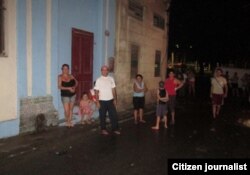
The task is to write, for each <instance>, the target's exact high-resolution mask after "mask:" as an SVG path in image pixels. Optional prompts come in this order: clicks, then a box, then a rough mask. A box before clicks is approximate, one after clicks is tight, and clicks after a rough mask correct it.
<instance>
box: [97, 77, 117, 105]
mask: <svg viewBox="0 0 250 175" xmlns="http://www.w3.org/2000/svg"><path fill="white" fill-rule="evenodd" d="M115 87H116V85H115V81H114V78H112V77H110V76H107V77H104V76H101V77H99V78H98V79H97V80H96V83H95V87H94V89H95V90H98V91H99V100H103V101H108V100H112V99H113V98H114V96H113V92H112V89H113V88H115Z"/></svg>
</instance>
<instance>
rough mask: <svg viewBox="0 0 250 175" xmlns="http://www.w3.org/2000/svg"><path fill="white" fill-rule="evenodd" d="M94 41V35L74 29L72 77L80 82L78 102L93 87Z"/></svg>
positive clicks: (77, 94)
mask: <svg viewBox="0 0 250 175" xmlns="http://www.w3.org/2000/svg"><path fill="white" fill-rule="evenodd" d="M93 41H94V34H93V33H91V32H87V31H83V30H80V29H75V28H72V54H71V56H72V58H71V61H72V62H71V63H72V75H73V76H74V77H75V78H76V79H77V81H78V86H77V89H76V102H79V100H80V98H81V94H82V93H83V92H87V93H89V90H90V89H91V88H92V86H93V44H94V43H93Z"/></svg>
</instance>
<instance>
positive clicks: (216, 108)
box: [212, 105, 220, 119]
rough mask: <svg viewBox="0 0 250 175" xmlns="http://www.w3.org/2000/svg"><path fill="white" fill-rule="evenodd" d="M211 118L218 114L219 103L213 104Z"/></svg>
mask: <svg viewBox="0 0 250 175" xmlns="http://www.w3.org/2000/svg"><path fill="white" fill-rule="evenodd" d="M212 110H213V118H214V119H215V118H216V117H217V116H218V115H219V114H220V105H213V109H212Z"/></svg>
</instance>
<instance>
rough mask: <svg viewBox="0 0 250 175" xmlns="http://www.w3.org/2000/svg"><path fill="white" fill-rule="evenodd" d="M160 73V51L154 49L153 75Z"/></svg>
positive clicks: (156, 75) (157, 75)
mask: <svg viewBox="0 0 250 175" xmlns="http://www.w3.org/2000/svg"><path fill="white" fill-rule="evenodd" d="M160 74H161V51H159V50H157V51H155V77H159V76H160Z"/></svg>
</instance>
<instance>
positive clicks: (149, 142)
mask: <svg viewBox="0 0 250 175" xmlns="http://www.w3.org/2000/svg"><path fill="white" fill-rule="evenodd" d="M203 86H204V87H203ZM206 87H207V84H206V83H204V82H203V83H202V84H201V85H200V89H198V91H197V93H198V95H197V97H185V98H184V97H179V98H178V104H177V109H176V123H175V125H174V126H172V125H170V126H169V128H168V129H164V127H163V123H162V127H161V129H160V130H159V131H153V130H152V129H151V126H153V125H154V122H155V112H154V111H155V106H154V105H149V106H147V109H146V112H145V119H146V120H147V123H145V124H139V125H135V124H134V122H133V120H132V118H131V117H132V112H131V111H128V112H127V113H125V114H123V115H124V116H125V117H123V118H124V119H123V120H122V121H121V123H120V126H121V132H122V134H121V135H120V136H115V135H109V136H102V135H100V134H99V129H98V128H97V126H98V125H96V126H82V125H76V126H75V127H74V128H72V129H67V128H65V127H56V128H52V129H49V130H48V131H45V132H43V133H40V134H33V135H26V136H19V137H13V138H8V139H2V140H0V174H1V175H54V174H58V175H125V174H126V175H127V174H129V175H142V174H143V175H151V174H155V175H165V174H167V160H168V159H169V158H249V157H250V150H249V147H250V139H249V136H250V128H247V127H243V126H242V125H240V124H238V122H237V121H238V119H239V118H240V116H239V115H241V111H242V110H243V109H244V110H249V109H248V108H249V105H245V106H244V108H243V107H242V106H243V105H242V100H241V99H232V98H229V99H227V100H226V101H225V106H223V109H222V113H221V116H220V117H219V118H218V119H217V120H213V119H212V116H211V104H210V100H209V98H208V88H206Z"/></svg>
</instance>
